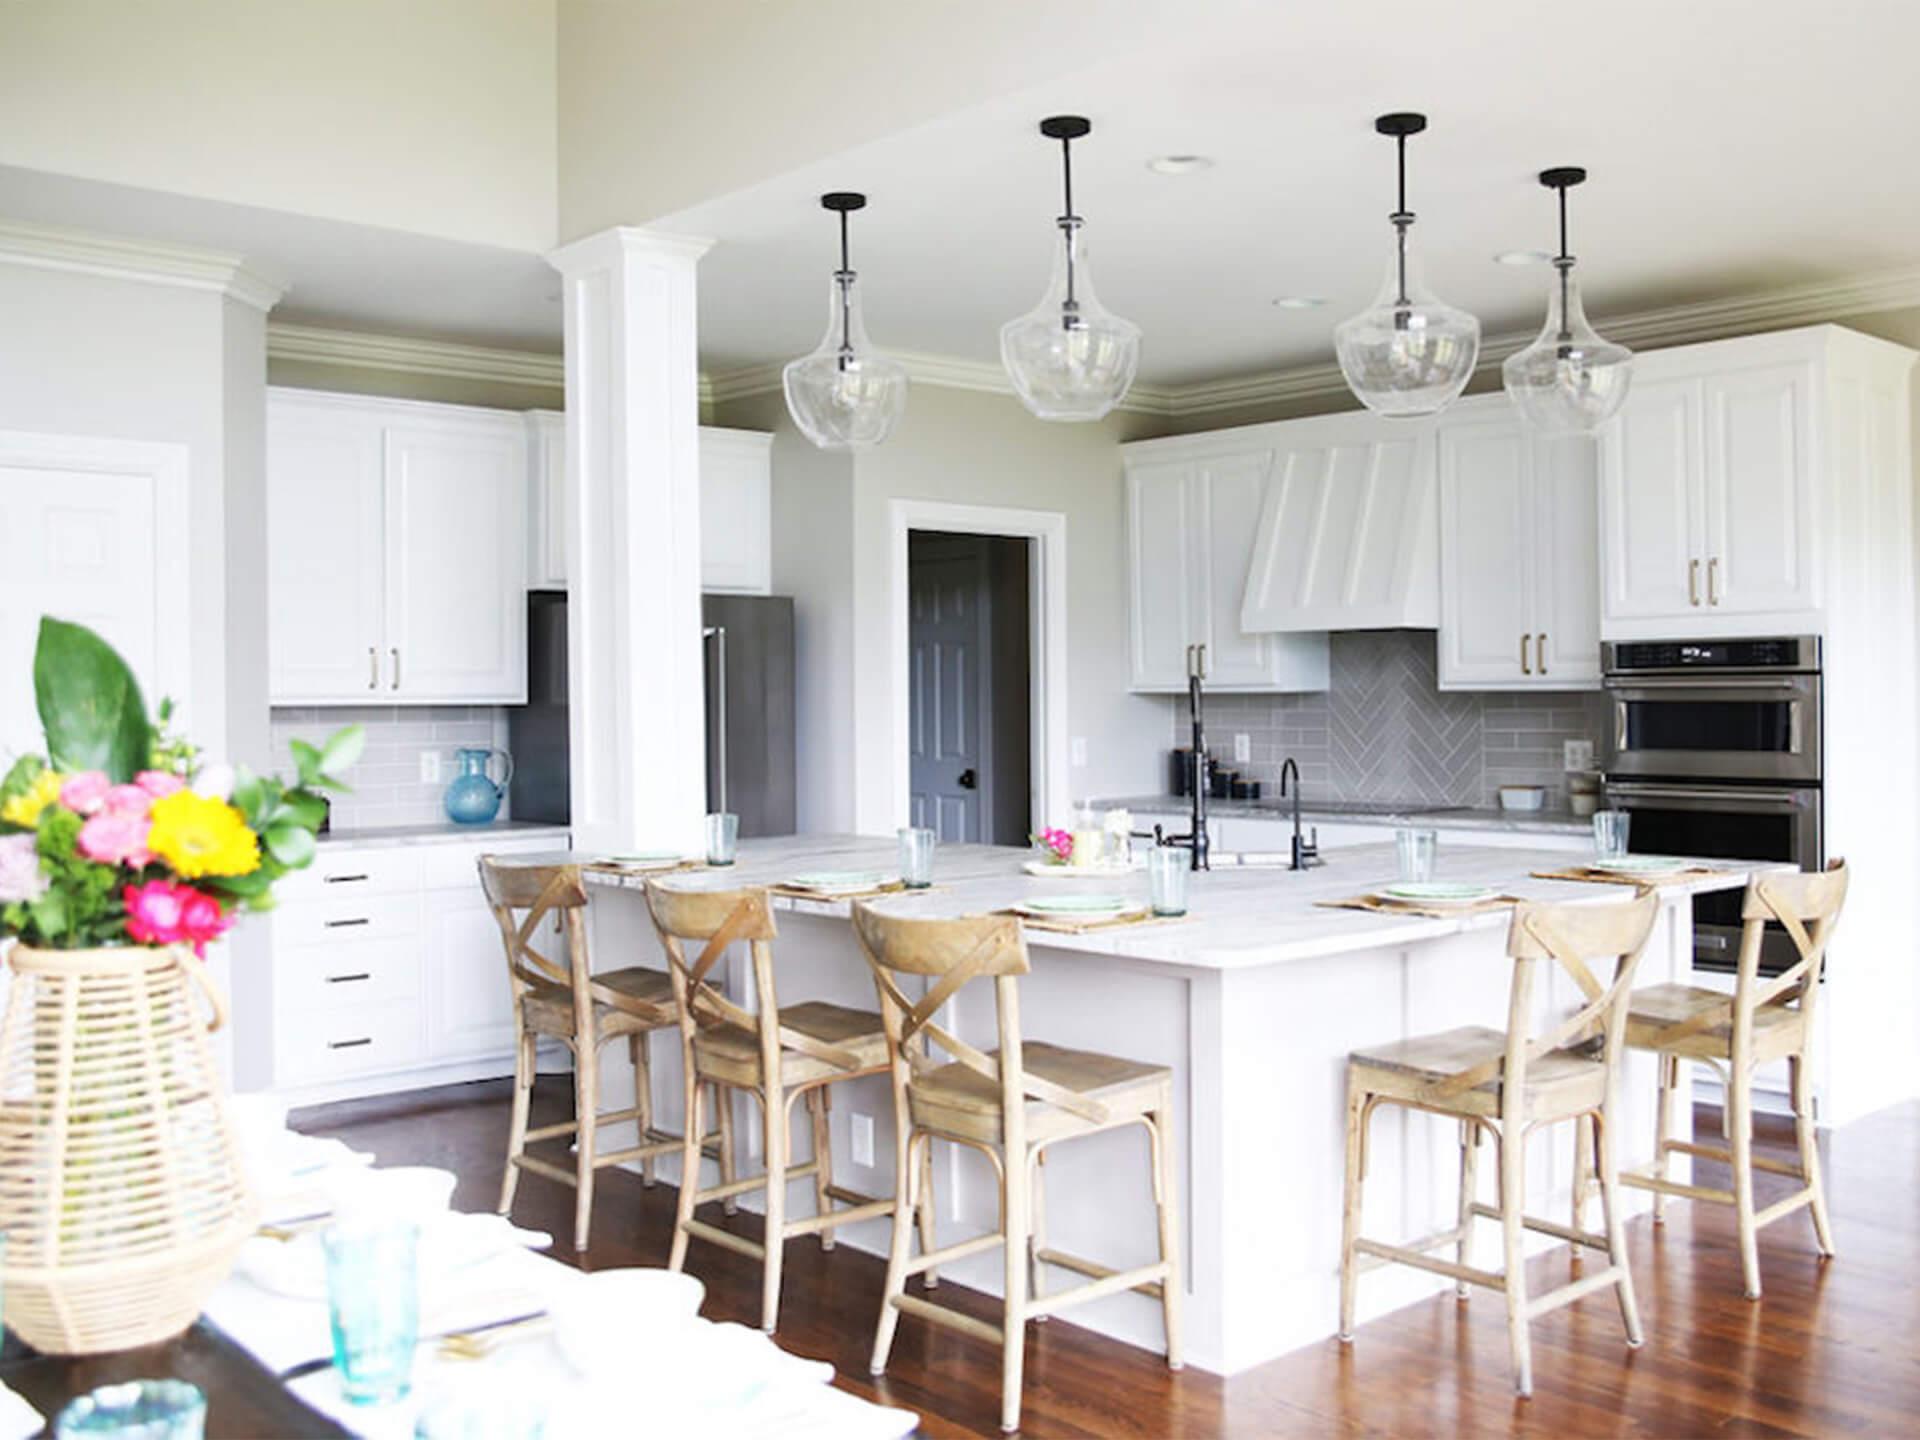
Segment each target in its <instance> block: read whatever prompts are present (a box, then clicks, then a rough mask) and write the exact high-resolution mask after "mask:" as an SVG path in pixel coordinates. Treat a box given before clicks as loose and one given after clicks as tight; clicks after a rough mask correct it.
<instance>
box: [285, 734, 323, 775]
mask: <svg viewBox="0 0 1920 1440" xmlns="http://www.w3.org/2000/svg"><path fill="white" fill-rule="evenodd" d="M287 749H289V750H291V751H292V752H293V763H294V766H295V767H296V768H297V769H298V770H299V772H300V784H301V786H302V787H305V786H309V785H311V784H313V782H314V781H315V780H317V779H319V778H320V775H321V766H320V752H319V751H318V750H316V749H314V748H313V746H311V745H309V744H308V743H307V742H306V741H304V740H289V741H288V742H287Z"/></svg>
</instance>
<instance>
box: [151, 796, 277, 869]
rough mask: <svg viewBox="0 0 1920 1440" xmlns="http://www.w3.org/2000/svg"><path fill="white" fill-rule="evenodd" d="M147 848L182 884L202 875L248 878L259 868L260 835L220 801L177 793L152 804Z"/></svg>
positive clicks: (231, 807)
mask: <svg viewBox="0 0 1920 1440" xmlns="http://www.w3.org/2000/svg"><path fill="white" fill-rule="evenodd" d="M147 849H149V850H151V851H152V852H153V853H154V854H156V855H158V856H159V857H160V858H161V859H162V860H164V861H166V862H167V864H168V865H170V866H172V867H173V873H174V874H176V875H178V876H179V877H180V878H181V879H182V880H197V879H199V878H200V877H201V876H202V875H250V874H252V873H253V872H254V871H255V870H257V869H259V868H260V837H259V836H257V835H255V834H254V833H253V831H251V830H249V829H248V828H247V822H246V821H245V820H243V819H241V817H240V812H239V811H238V810H236V809H234V808H233V806H231V805H229V804H227V802H226V801H224V800H214V799H209V798H208V797H207V796H205V795H196V794H194V792H193V791H191V790H176V791H175V792H174V793H173V794H171V795H167V796H164V797H162V798H161V799H158V800H156V801H154V802H153V829H152V830H151V831H150V832H148V835H147Z"/></svg>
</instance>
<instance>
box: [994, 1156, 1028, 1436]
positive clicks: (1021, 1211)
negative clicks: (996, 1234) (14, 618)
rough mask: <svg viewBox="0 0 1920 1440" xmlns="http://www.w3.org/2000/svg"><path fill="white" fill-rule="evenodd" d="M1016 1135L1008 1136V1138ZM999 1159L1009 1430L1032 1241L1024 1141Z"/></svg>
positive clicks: (1016, 1407)
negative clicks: (1001, 1166) (1028, 1247)
mask: <svg viewBox="0 0 1920 1440" xmlns="http://www.w3.org/2000/svg"><path fill="white" fill-rule="evenodd" d="M1010 1128H1011V1127H1010ZM1015 1138H1016V1137H1015V1136H1009V1139H1015ZM1002 1158H1003V1159H1004V1160H1005V1162H1006V1164H1005V1166H1004V1167H1003V1169H1002V1172H1001V1178H1000V1193H1001V1196H1002V1200H1003V1204H1004V1214H1005V1216H1006V1235H1005V1244H1004V1245H1003V1247H1002V1258H1003V1259H1004V1261H1005V1280H1004V1283H1005V1285H1006V1306H1005V1309H1004V1311H1003V1312H1002V1316H1001V1342H1000V1428H1001V1429H1002V1430H1003V1431H1006V1432H1008V1433H1011V1432H1013V1431H1015V1430H1018V1429H1019V1428H1020V1399H1021V1393H1020V1392H1021V1386H1022V1385H1023V1384H1024V1383H1025V1378H1026V1377H1025V1370H1026V1360H1027V1246H1028V1244H1029V1242H1030V1241H1031V1240H1032V1233H1031V1231H1030V1228H1029V1222H1028V1216H1027V1197H1028V1193H1029V1191H1028V1185H1027V1170H1028V1165H1029V1163H1030V1162H1029V1160H1028V1158H1027V1147H1026V1145H1025V1143H1024V1141H1018V1142H1017V1143H1016V1144H1015V1145H1012V1146H1009V1147H1008V1149H1007V1150H1006V1151H1005V1152H1004V1154H1003V1156H1002Z"/></svg>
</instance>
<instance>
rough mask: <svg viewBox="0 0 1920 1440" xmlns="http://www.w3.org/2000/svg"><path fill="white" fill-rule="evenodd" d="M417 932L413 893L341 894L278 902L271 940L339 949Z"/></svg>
mask: <svg viewBox="0 0 1920 1440" xmlns="http://www.w3.org/2000/svg"><path fill="white" fill-rule="evenodd" d="M419 933H420V900H419V897H418V896H417V895H367V896H357V895H343V896H341V897H339V898H337V899H333V898H329V899H326V900H310V901H301V902H296V903H294V904H291V905H282V906H281V907H280V908H279V909H278V910H276V911H275V912H274V916H273V943H274V946H275V948H276V949H278V948H280V947H282V946H302V945H319V944H330V945H335V946H339V947H341V948H343V949H346V948H351V947H354V946H358V945H362V944H367V943H370V942H374V941H383V940H393V939H399V938H401V937H404V936H412V935H417V934H419Z"/></svg>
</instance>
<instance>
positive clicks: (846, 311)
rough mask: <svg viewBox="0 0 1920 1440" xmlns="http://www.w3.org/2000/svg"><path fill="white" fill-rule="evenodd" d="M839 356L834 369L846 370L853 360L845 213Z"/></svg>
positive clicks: (842, 214) (844, 219) (844, 214)
mask: <svg viewBox="0 0 1920 1440" xmlns="http://www.w3.org/2000/svg"><path fill="white" fill-rule="evenodd" d="M834 279H836V280H838V281H839V282H840V354H839V357H838V360H837V363H836V368H837V369H839V370H842V371H844V370H846V369H847V367H848V365H849V364H850V363H851V362H852V360H853V338H852V334H851V331H852V324H853V318H852V314H853V262H852V260H851V259H850V258H849V252H848V249H847V212H846V211H845V210H842V211H841V212H840V273H839V274H838V275H836V276H834Z"/></svg>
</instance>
